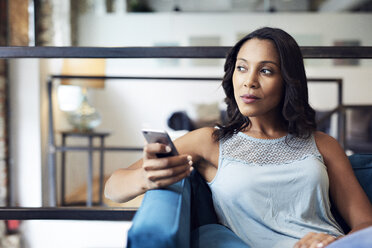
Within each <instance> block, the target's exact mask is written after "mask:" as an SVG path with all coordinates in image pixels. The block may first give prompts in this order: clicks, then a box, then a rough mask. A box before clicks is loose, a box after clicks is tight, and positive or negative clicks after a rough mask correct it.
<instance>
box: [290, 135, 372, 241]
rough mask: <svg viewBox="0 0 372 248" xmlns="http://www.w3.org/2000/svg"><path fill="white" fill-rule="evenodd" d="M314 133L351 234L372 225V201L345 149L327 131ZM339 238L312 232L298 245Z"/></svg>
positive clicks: (332, 187)
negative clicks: (355, 172)
mask: <svg viewBox="0 0 372 248" xmlns="http://www.w3.org/2000/svg"><path fill="white" fill-rule="evenodd" d="M314 136H315V141H316V144H317V147H318V149H319V152H320V153H321V154H322V156H323V159H324V163H325V165H326V166H327V172H328V177H329V190H330V195H331V198H332V200H333V202H334V203H335V204H336V208H337V210H338V211H339V212H340V214H341V216H342V217H343V218H344V220H345V221H346V223H347V224H348V225H349V226H350V227H351V231H350V232H349V234H350V233H352V232H355V231H358V230H360V229H363V228H366V227H369V226H372V206H371V203H370V201H369V199H368V197H367V195H366V194H365V192H364V190H363V189H362V187H361V186H360V184H359V182H358V180H357V178H356V177H355V175H354V171H353V169H352V167H351V165H350V162H349V160H348V158H347V156H346V154H345V152H344V150H343V149H342V147H341V146H340V145H339V143H338V142H337V141H336V140H335V139H334V138H332V137H331V136H329V135H327V134H325V133H322V132H316V133H315V135H314ZM339 238H340V237H339ZM336 239H337V238H335V237H333V236H331V235H329V234H326V233H313V232H312V233H308V234H307V235H306V236H305V237H303V238H302V239H301V240H300V241H299V242H297V243H296V244H295V246H294V247H295V248H300V247H308V248H315V247H326V246H327V245H329V244H330V243H332V242H334V241H335V240H336Z"/></svg>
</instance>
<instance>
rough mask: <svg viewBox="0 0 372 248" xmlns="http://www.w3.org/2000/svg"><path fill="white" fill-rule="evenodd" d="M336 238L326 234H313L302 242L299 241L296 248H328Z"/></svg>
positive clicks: (308, 235)
mask: <svg viewBox="0 0 372 248" xmlns="http://www.w3.org/2000/svg"><path fill="white" fill-rule="evenodd" d="M335 240H336V238H335V237H333V236H331V235H329V234H326V233H313V232H310V233H308V234H306V235H305V236H304V237H303V238H302V239H301V240H300V241H298V242H297V243H296V244H295V246H294V248H318V247H326V246H327V245H329V244H330V243H332V242H333V241H335Z"/></svg>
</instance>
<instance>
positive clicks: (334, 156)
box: [314, 131, 347, 164]
mask: <svg viewBox="0 0 372 248" xmlns="http://www.w3.org/2000/svg"><path fill="white" fill-rule="evenodd" d="M314 138H315V142H316V145H317V147H318V150H319V152H320V154H322V156H323V158H324V161H325V162H326V163H327V162H330V161H335V160H336V161H339V160H347V156H346V154H345V152H344V149H343V148H342V147H341V145H340V144H339V143H338V141H337V140H336V139H335V138H333V137H332V136H330V135H328V134H326V133H323V132H320V131H316V132H314ZM328 164H329V163H328Z"/></svg>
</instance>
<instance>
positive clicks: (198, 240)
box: [191, 224, 249, 248]
mask: <svg viewBox="0 0 372 248" xmlns="http://www.w3.org/2000/svg"><path fill="white" fill-rule="evenodd" d="M191 247H192V248H226V247H228V248H249V246H248V245H247V244H245V243H244V242H243V241H242V240H241V239H240V238H239V237H238V236H237V235H236V234H235V233H233V232H232V231H231V230H230V229H228V228H227V227H225V226H222V225H219V224H208V225H204V226H200V227H199V228H197V229H195V230H194V231H193V232H192V233H191Z"/></svg>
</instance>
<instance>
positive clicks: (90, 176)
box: [87, 136, 93, 207]
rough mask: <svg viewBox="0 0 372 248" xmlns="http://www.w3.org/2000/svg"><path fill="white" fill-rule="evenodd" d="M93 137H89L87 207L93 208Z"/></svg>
mask: <svg viewBox="0 0 372 248" xmlns="http://www.w3.org/2000/svg"><path fill="white" fill-rule="evenodd" d="M92 148H93V137H92V136H89V151H88V179H87V181H88V182H87V186H88V188H87V207H91V206H93V149H92Z"/></svg>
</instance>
